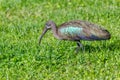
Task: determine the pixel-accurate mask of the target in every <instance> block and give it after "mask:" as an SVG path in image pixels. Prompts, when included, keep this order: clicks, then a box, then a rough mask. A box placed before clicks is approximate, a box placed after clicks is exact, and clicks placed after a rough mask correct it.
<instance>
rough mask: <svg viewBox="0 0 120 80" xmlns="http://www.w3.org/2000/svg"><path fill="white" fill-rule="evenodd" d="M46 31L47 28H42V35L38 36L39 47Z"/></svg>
mask: <svg viewBox="0 0 120 80" xmlns="http://www.w3.org/2000/svg"><path fill="white" fill-rule="evenodd" d="M47 30H48V29H47V28H44V30H43V32H42V34H41V35H40V37H39V45H40V43H41V40H42V37H43V36H44V35H45V33H46V32H47Z"/></svg>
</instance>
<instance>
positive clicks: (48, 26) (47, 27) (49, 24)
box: [39, 21, 56, 44]
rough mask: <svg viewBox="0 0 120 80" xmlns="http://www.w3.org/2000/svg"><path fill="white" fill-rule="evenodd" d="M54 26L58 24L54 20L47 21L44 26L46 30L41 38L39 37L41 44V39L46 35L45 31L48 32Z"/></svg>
mask: <svg viewBox="0 0 120 80" xmlns="http://www.w3.org/2000/svg"><path fill="white" fill-rule="evenodd" d="M54 26H56V25H55V23H54V22H53V21H48V22H46V24H45V28H44V30H43V32H42V34H41V35H40V38H39V44H40V42H41V40H42V37H43V36H44V35H45V33H46V32H47V31H48V30H49V29H51V28H52V27H54Z"/></svg>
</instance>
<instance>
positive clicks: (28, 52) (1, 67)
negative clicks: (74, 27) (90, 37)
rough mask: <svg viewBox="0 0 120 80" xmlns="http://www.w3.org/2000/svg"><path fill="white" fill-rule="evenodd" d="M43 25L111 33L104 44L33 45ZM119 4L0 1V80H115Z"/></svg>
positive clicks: (119, 72)
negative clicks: (86, 26)
mask: <svg viewBox="0 0 120 80" xmlns="http://www.w3.org/2000/svg"><path fill="white" fill-rule="evenodd" d="M48 20H53V21H54V22H55V23H56V24H57V25H60V24H61V23H64V22H66V21H70V20H86V21H89V22H92V23H95V24H98V25H101V26H103V27H104V28H105V29H107V30H108V31H109V32H110V33H111V39H110V40H106V41H81V42H82V44H83V45H84V48H85V52H84V53H83V52H82V51H81V50H80V51H79V53H78V54H75V48H76V43H75V42H70V41H64V40H62V41H60V40H58V39H56V38H54V36H53V34H52V31H48V32H47V33H46V35H45V36H44V37H43V39H42V42H41V45H38V39H39V36H40V34H41V33H42V31H43V28H44V25H45V23H46V22H47V21H48ZM119 32H120V0H0V80H120V33H119Z"/></svg>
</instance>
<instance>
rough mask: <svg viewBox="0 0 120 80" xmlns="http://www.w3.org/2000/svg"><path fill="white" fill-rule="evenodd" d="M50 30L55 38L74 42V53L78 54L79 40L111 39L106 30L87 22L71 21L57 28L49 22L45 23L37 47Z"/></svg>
mask: <svg viewBox="0 0 120 80" xmlns="http://www.w3.org/2000/svg"><path fill="white" fill-rule="evenodd" d="M50 29H51V30H52V32H53V35H54V37H55V38H57V39H59V40H69V41H74V42H76V43H77V47H76V52H78V51H79V49H80V48H82V49H83V45H82V44H81V42H80V41H81V40H87V41H95V40H96V41H100V40H109V39H110V38H111V34H110V32H109V31H108V30H106V29H104V28H103V27H101V26H99V25H97V24H94V23H91V22H88V21H84V20H71V21H68V22H64V23H62V24H61V25H58V26H57V25H56V23H55V22H53V21H52V20H49V21H47V22H46V24H45V27H44V30H43V32H42V34H41V35H40V37H39V45H40V44H41V40H42V37H43V36H44V35H45V33H46V32H47V31H48V30H50Z"/></svg>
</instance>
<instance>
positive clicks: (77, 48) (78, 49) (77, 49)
mask: <svg viewBox="0 0 120 80" xmlns="http://www.w3.org/2000/svg"><path fill="white" fill-rule="evenodd" d="M80 49H81V50H82V52H83V53H84V52H85V49H84V47H83V46H81V47H76V53H78V52H79V51H80Z"/></svg>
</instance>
